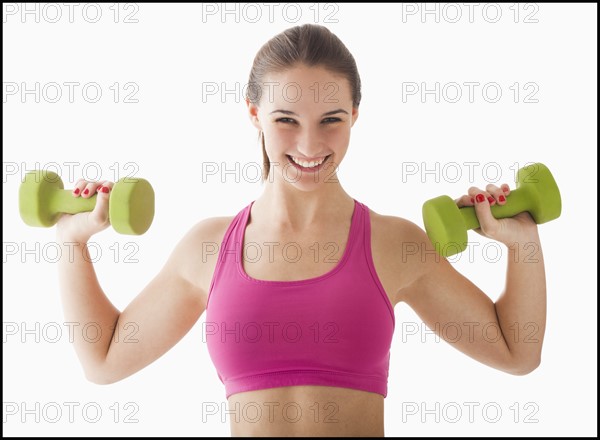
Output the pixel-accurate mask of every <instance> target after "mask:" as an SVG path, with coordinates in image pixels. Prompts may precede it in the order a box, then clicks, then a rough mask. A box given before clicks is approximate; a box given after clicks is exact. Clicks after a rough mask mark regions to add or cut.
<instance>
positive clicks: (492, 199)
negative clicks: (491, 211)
mask: <svg viewBox="0 0 600 440" xmlns="http://www.w3.org/2000/svg"><path fill="white" fill-rule="evenodd" d="M488 202H490V205H491V204H492V203H494V198H493V197H492V196H489V197H488Z"/></svg>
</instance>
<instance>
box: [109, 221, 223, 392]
mask: <svg viewBox="0 0 600 440" xmlns="http://www.w3.org/2000/svg"><path fill="white" fill-rule="evenodd" d="M219 219H221V218H211V219H205V220H202V221H200V222H199V223H197V224H196V225H195V226H194V227H192V228H191V229H190V230H189V231H188V232H187V233H186V234H185V235H184V237H183V238H182V239H181V240H180V241H179V243H177V245H176V246H175V248H174V250H173V252H172V253H171V255H170V256H169V258H168V259H167V261H166V263H165V264H164V266H163V268H162V269H161V270H160V272H159V273H158V274H157V275H156V276H155V277H154V278H153V279H152V280H151V281H150V282H149V284H148V285H147V286H146V287H145V288H144V289H143V290H142V291H141V292H140V293H139V295H138V296H136V297H135V298H134V299H133V301H132V302H131V303H130V304H129V305H128V306H127V307H126V308H125V309H124V310H123V312H121V314H120V316H119V319H118V321H117V328H116V330H117V331H119V332H120V334H119V338H112V340H111V344H110V346H109V349H108V352H107V355H106V359H105V362H104V364H103V365H102V368H101V369H100V373H99V374H100V375H101V378H100V379H99V380H98V382H103V383H110V382H115V381H117V380H120V379H123V378H125V377H127V376H129V375H131V374H133V373H135V372H136V371H138V370H140V369H142V368H144V367H145V366H147V365H148V364H150V363H152V362H153V361H154V360H156V359H158V358H159V357H160V356H162V355H163V354H164V353H166V352H167V351H168V350H169V349H170V348H171V347H173V346H174V345H175V344H176V343H177V342H178V341H179V340H180V339H181V338H183V336H184V335H185V334H186V333H187V332H188V331H189V330H190V329H191V328H192V327H193V325H194V324H195V323H196V321H197V320H198V319H199V318H200V316H201V315H202V313H204V311H205V305H206V289H205V288H204V285H206V283H207V280H206V278H207V277H209V276H210V273H209V271H208V270H206V269H207V267H206V266H208V264H206V263H207V259H206V258H205V255H203V252H204V248H205V246H204V244H206V243H214V242H215V235H214V234H215V233H217V232H218V230H219V229H220V228H221V224H222V222H221V221H219Z"/></svg>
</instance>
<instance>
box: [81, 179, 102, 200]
mask: <svg viewBox="0 0 600 440" xmlns="http://www.w3.org/2000/svg"><path fill="white" fill-rule="evenodd" d="M99 185H100V183H99V182H87V184H86V185H85V187H84V188H83V189H82V190H81V197H83V198H85V199H87V198H89V197H92V196H93V195H94V194H96V188H97V187H98V186H99Z"/></svg>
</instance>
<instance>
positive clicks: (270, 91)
mask: <svg viewBox="0 0 600 440" xmlns="http://www.w3.org/2000/svg"><path fill="white" fill-rule="evenodd" d="M261 87H262V95H261V96H260V101H259V105H258V106H256V105H254V104H252V103H250V102H249V101H247V105H248V110H249V112H250V119H251V120H252V123H253V124H254V126H255V127H257V128H258V129H259V130H262V132H263V136H264V140H265V149H266V152H267V155H268V156H269V160H270V162H271V169H270V171H269V179H279V178H283V179H284V181H285V182H287V183H288V184H291V185H294V186H296V187H298V188H299V189H303V190H310V189H314V188H315V187H316V186H318V185H320V184H322V183H323V182H327V181H329V182H331V181H337V180H336V179H335V175H334V173H335V170H336V168H337V166H339V164H340V163H341V162H342V159H343V158H344V156H345V154H346V151H347V149H348V144H349V142H350V128H351V127H352V126H353V125H354V122H355V121H356V118H357V117H358V109H356V108H353V107H352V92H351V89H350V84H349V83H348V81H347V80H346V79H345V78H342V77H339V76H337V75H334V74H332V73H331V72H329V71H327V70H325V69H323V68H321V67H306V66H298V67H294V68H293V69H289V70H286V71H284V72H280V73H272V74H270V75H267V76H266V77H265V79H264V83H263V84H261ZM291 157H293V158H295V159H296V160H297V161H298V162H300V164H299V165H296V164H294V163H293V162H292V159H291ZM324 158H326V160H325V161H324V162H323V163H322V164H321V165H318V164H319V163H321V162H322V161H323V159H324ZM315 165H316V166H315ZM271 173H273V174H274V176H271ZM332 177H333V179H332Z"/></svg>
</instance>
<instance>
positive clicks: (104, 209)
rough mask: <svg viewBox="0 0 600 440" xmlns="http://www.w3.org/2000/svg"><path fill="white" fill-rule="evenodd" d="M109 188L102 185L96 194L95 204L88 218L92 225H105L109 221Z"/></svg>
mask: <svg viewBox="0 0 600 440" xmlns="http://www.w3.org/2000/svg"><path fill="white" fill-rule="evenodd" d="M110 194H111V192H110V188H109V187H108V186H102V187H101V188H99V191H98V193H97V195H96V205H95V206H94V209H93V210H92V212H90V220H91V221H92V223H93V224H94V225H97V226H100V227H107V226H108V225H109V224H110V222H109V218H108V204H109V200H110Z"/></svg>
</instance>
